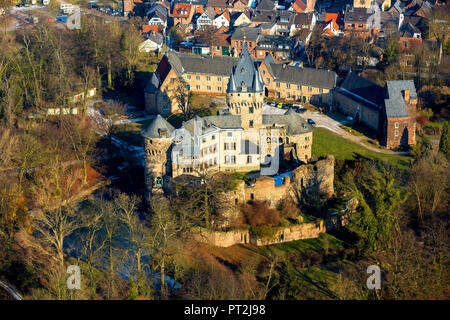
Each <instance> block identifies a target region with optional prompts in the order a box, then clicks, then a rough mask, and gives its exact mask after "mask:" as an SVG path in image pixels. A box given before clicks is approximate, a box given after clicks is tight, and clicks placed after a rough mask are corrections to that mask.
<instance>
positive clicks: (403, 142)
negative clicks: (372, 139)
mask: <svg viewBox="0 0 450 320" xmlns="http://www.w3.org/2000/svg"><path fill="white" fill-rule="evenodd" d="M334 100H335V103H336V106H337V108H338V110H339V111H341V112H342V113H344V114H346V115H350V116H352V117H353V118H354V119H355V121H357V122H358V123H361V124H362V125H364V126H366V127H368V128H369V129H371V130H373V131H374V132H376V133H378V135H379V137H380V142H381V144H383V145H384V146H386V147H387V148H398V147H404V146H408V145H414V144H415V122H416V105H417V93H416V89H415V86H414V82H413V81H412V80H398V81H387V82H386V85H385V87H382V86H380V85H378V84H376V83H374V82H372V81H370V80H368V79H365V78H363V77H361V76H358V75H356V74H354V73H352V72H349V73H348V75H347V77H346V78H345V80H344V81H343V83H342V84H341V85H340V87H339V88H338V89H337V90H335V91H334Z"/></svg>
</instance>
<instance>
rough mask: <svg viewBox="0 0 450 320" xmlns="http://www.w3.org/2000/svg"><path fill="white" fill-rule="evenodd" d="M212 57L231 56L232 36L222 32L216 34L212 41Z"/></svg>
mask: <svg viewBox="0 0 450 320" xmlns="http://www.w3.org/2000/svg"><path fill="white" fill-rule="evenodd" d="M210 53H211V55H212V56H219V57H224V56H230V55H231V46H230V35H228V34H226V33H224V32H221V31H220V30H219V31H217V32H216V34H215V35H214V37H213V38H212V39H211V50H210Z"/></svg>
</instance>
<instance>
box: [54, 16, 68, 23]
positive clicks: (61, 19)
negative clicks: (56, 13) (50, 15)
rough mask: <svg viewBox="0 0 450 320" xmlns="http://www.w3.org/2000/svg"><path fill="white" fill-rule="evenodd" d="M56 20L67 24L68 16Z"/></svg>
mask: <svg viewBox="0 0 450 320" xmlns="http://www.w3.org/2000/svg"><path fill="white" fill-rule="evenodd" d="M55 20H56V21H61V22H67V17H66V16H61V17H56V18H55Z"/></svg>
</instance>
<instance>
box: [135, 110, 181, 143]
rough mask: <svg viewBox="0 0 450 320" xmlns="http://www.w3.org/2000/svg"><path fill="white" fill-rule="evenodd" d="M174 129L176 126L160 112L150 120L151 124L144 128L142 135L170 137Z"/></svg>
mask: <svg viewBox="0 0 450 320" xmlns="http://www.w3.org/2000/svg"><path fill="white" fill-rule="evenodd" d="M174 130H175V128H174V127H173V126H172V125H171V124H170V123H169V122H167V120H166V119H164V118H163V117H161V115H159V114H158V115H157V116H156V118H155V119H154V120H153V121H152V122H150V125H149V126H148V127H147V129H145V130H144V132H143V133H142V135H143V136H144V137H146V138H162V137H167V138H170V136H171V134H172V132H173V131H174ZM164 134H165V136H164Z"/></svg>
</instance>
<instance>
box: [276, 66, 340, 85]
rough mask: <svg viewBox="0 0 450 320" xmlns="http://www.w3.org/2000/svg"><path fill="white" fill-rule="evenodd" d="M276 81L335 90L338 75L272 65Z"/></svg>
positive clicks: (309, 69) (318, 70)
mask: <svg viewBox="0 0 450 320" xmlns="http://www.w3.org/2000/svg"><path fill="white" fill-rule="evenodd" d="M270 71H271V75H272V77H273V78H274V81H279V82H286V83H295V84H301V85H306V86H312V87H316V88H324V89H333V88H334V87H335V86H336V81H337V75H336V72H334V71H328V70H321V69H314V68H300V67H294V66H286V65H281V64H275V63H272V64H270V70H269V72H270Z"/></svg>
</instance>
